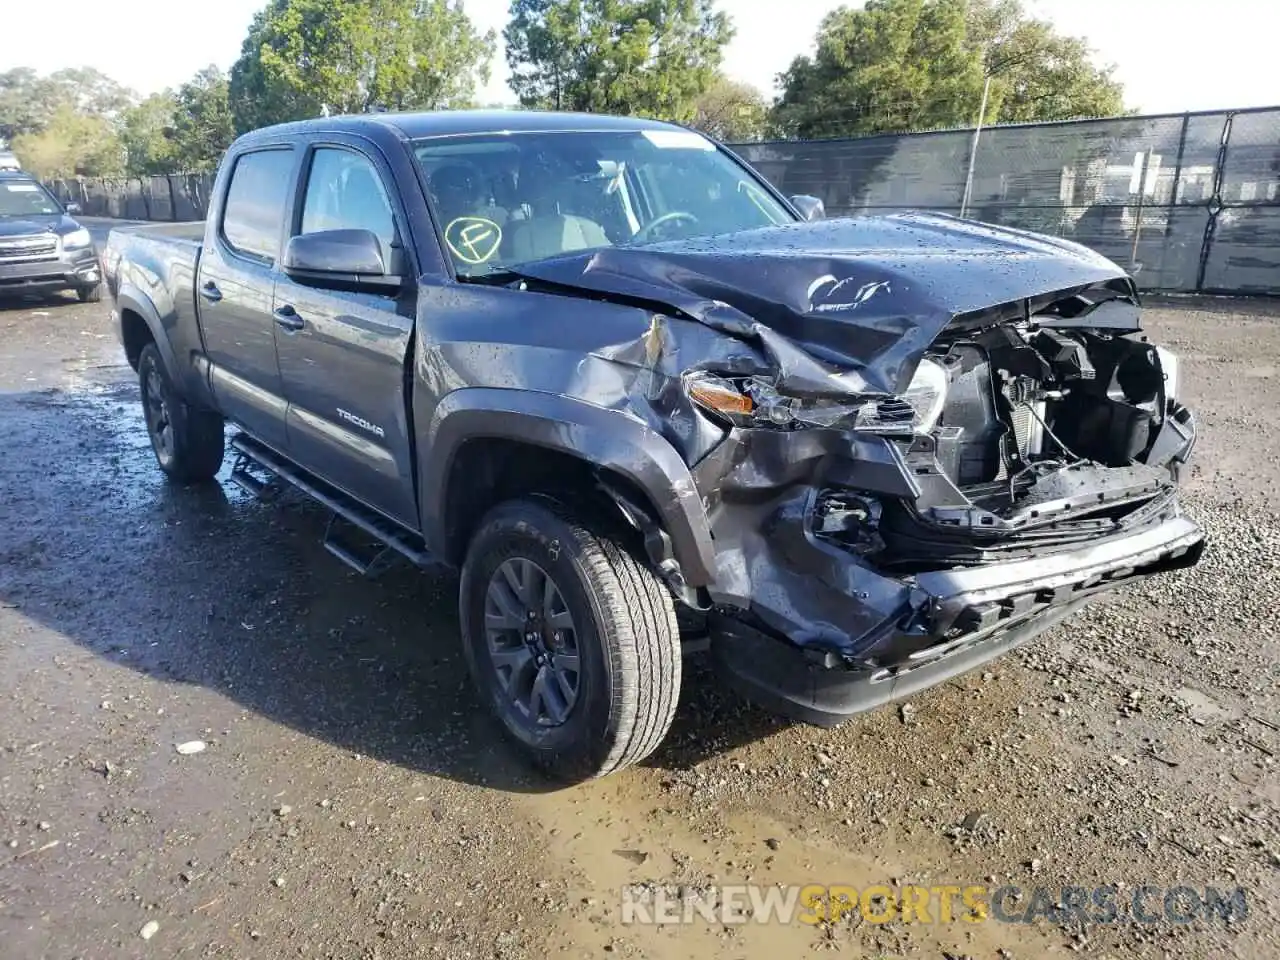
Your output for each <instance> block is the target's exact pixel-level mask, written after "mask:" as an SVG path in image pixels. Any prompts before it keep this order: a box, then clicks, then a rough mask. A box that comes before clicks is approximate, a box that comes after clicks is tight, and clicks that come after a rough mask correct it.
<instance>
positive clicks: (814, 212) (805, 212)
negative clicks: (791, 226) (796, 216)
mask: <svg viewBox="0 0 1280 960" xmlns="http://www.w3.org/2000/svg"><path fill="white" fill-rule="evenodd" d="M791 205H792V206H793V207H795V208H796V210H798V211H799V212H800V216H802V217H804V218H805V219H806V220H825V219H826V218H827V208H826V205H825V204H824V203H823V202H822V200H821V199H820V198H818V197H811V196H809V195H808V194H807V193H797V194H796V195H795V196H793V197H792V198H791Z"/></svg>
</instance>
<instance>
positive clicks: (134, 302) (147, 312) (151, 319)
mask: <svg viewBox="0 0 1280 960" xmlns="http://www.w3.org/2000/svg"><path fill="white" fill-rule="evenodd" d="M126 310H129V311H132V312H133V313H136V314H137V315H138V316H140V317H141V318H142V321H143V323H145V324H146V325H147V329H148V330H150V331H151V339H152V341H154V343H155V345H156V349H157V350H158V351H160V361H161V362H162V363H163V364H164V368H165V372H166V373H167V374H168V375H169V379H170V381H171V382H173V383H181V382H182V381H183V377H182V376H181V370H180V368H179V366H178V358H177V356H175V355H174V352H173V344H172V343H170V342H169V335H168V333H167V332H166V331H165V329H164V324H163V323H162V322H161V321H160V312H159V311H158V310H157V309H156V305H155V304H154V303H152V302H151V298H150V297H148V296H147V295H146V294H145V293H143V292H142V291H141V290H139V289H138V288H137V287H136V286H134V285H133V284H132V283H128V282H125V283H122V284H121V285H120V290H119V291H118V292H117V293H116V311H117V312H118V314H119V320H118V321H117V332H118V333H119V336H120V343H121V346H123V345H124V312H125V311H126Z"/></svg>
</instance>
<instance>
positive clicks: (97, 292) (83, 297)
mask: <svg viewBox="0 0 1280 960" xmlns="http://www.w3.org/2000/svg"><path fill="white" fill-rule="evenodd" d="M76 296H77V297H79V298H80V302H81V303H101V302H102V284H100V283H95V284H93V285H92V286H89V287H76Z"/></svg>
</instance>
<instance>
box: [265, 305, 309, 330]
mask: <svg viewBox="0 0 1280 960" xmlns="http://www.w3.org/2000/svg"><path fill="white" fill-rule="evenodd" d="M271 315H272V316H273V317H275V320H276V323H278V324H280V326H282V327H284V328H285V329H286V330H290V331H297V330H301V329H302V327H303V325H304V323H305V321H304V320H303V319H302V317H301V316H300V315H299V314H298V311H297V310H295V309H293V307H292V306H291V305H290V304H287V303H286V304H285V305H284V306H283V307H276V309H275V310H273V311H272V313H271Z"/></svg>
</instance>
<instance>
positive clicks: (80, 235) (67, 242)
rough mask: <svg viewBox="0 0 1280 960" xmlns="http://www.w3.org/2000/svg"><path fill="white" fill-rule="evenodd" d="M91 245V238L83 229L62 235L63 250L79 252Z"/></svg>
mask: <svg viewBox="0 0 1280 960" xmlns="http://www.w3.org/2000/svg"><path fill="white" fill-rule="evenodd" d="M92 245H93V236H92V235H91V234H90V233H89V231H88V230H86V229H85V228H84V227H81V228H80V229H79V230H72V231H71V232H70V233H64V234H63V235H62V249H63V250H80V249H82V248H84V247H88V246H92Z"/></svg>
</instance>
